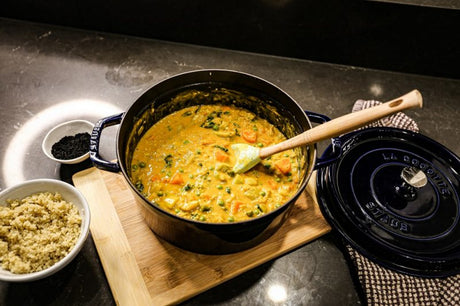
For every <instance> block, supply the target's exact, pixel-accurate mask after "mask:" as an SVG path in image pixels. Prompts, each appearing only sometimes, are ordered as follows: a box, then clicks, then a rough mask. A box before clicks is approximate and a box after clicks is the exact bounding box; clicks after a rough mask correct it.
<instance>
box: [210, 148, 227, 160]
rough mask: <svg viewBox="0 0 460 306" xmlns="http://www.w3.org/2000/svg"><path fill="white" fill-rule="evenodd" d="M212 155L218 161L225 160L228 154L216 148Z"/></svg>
mask: <svg viewBox="0 0 460 306" xmlns="http://www.w3.org/2000/svg"><path fill="white" fill-rule="evenodd" d="M214 156H215V157H216V160H217V161H220V162H226V161H228V159H229V156H228V154H226V153H224V152H222V151H221V150H217V151H216V153H215V154H214Z"/></svg>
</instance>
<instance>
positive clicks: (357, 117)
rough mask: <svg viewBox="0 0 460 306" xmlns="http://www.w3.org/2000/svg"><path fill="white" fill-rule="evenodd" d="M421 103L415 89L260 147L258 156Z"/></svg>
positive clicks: (315, 139) (266, 155)
mask: <svg viewBox="0 0 460 306" xmlns="http://www.w3.org/2000/svg"><path fill="white" fill-rule="evenodd" d="M422 105H423V99H422V95H421V94H420V92H419V91H418V90H416V89H415V90H412V91H411V92H409V93H407V94H405V95H403V96H401V97H399V98H396V99H394V100H391V101H388V102H385V103H382V104H380V105H377V106H374V107H370V108H367V109H363V110H360V111H357V112H354V113H349V114H347V115H344V116H341V117H338V118H335V119H333V120H331V121H328V122H326V123H323V124H321V125H318V126H316V127H314V128H312V129H309V130H307V131H305V132H303V133H302V134H299V135H297V136H295V137H293V138H290V139H287V140H285V141H283V142H280V143H278V144H276V145H273V146H269V147H265V148H262V149H260V152H259V156H260V158H262V159H263V158H266V157H268V156H270V155H273V154H275V153H279V152H282V151H285V150H289V149H292V148H295V147H298V146H303V145H307V144H311V143H315V142H318V141H321V140H324V139H327V138H331V137H336V136H339V135H341V134H344V133H347V132H350V131H353V130H355V129H357V128H360V127H363V126H365V125H367V124H369V123H371V122H373V121H376V120H379V119H381V118H383V117H386V116H389V115H391V114H394V113H397V112H400V111H402V110H405V109H408V108H412V107H416V106H417V107H422Z"/></svg>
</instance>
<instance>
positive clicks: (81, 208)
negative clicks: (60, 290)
mask: <svg viewBox="0 0 460 306" xmlns="http://www.w3.org/2000/svg"><path fill="white" fill-rule="evenodd" d="M90 219H91V217H90V210H89V206H88V203H87V201H86V199H85V198H84V196H83V195H82V194H81V193H80V192H79V191H78V190H77V189H76V188H75V187H73V186H72V185H70V184H68V183H65V182H62V181H59V180H54V179H35V180H30V181H25V182H23V183H20V184H18V185H15V186H13V187H10V188H7V189H5V190H3V191H1V192H0V280H2V281H10V282H27V281H33V280H38V279H41V278H44V277H47V276H49V275H52V274H54V273H55V272H57V271H59V270H61V269H62V268H63V267H65V266H66V265H67V264H68V263H69V262H71V261H72V260H73V259H74V258H75V256H76V255H77V254H78V252H79V251H80V250H81V248H82V247H83V245H84V242H85V240H86V238H87V237H88V233H89V223H90Z"/></svg>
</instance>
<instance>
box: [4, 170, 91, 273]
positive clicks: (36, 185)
mask: <svg viewBox="0 0 460 306" xmlns="http://www.w3.org/2000/svg"><path fill="white" fill-rule="evenodd" d="M47 191H48V192H58V193H60V194H61V195H62V197H63V199H64V200H65V201H67V202H72V203H73V204H74V205H75V206H76V207H77V208H78V209H79V211H80V215H81V217H82V224H81V231H80V236H79V237H78V240H77V242H76V244H75V246H74V247H73V249H72V250H71V251H70V252H69V253H68V254H67V255H66V256H65V257H64V258H62V259H61V260H60V261H58V262H57V263H55V264H54V265H53V266H51V267H49V268H47V269H45V270H42V271H38V272H33V273H27V274H14V273H11V272H10V271H6V270H4V269H2V268H1V266H0V280H2V281H9V282H28V281H33V280H38V279H41V278H44V277H47V276H49V275H52V274H54V273H56V272H57V271H59V270H61V269H62V268H63V267H65V266H66V265H67V264H68V263H69V262H71V261H72V259H74V258H75V256H76V255H77V254H78V252H80V250H81V248H82V247H83V245H84V243H85V240H86V238H87V237H88V233H89V224H90V221H91V214H90V210H89V206H88V203H87V202H86V199H85V198H84V197H83V195H82V194H81V193H80V191H78V190H77V189H76V188H75V187H73V186H72V185H70V184H68V183H65V182H62V181H59V180H54V179H36V180H30V181H25V182H23V183H20V184H18V185H15V186H13V187H10V188H7V189H5V190H3V191H2V192H0V205H2V206H5V205H6V200H8V199H23V198H25V197H27V196H29V195H32V194H34V193H38V192H47Z"/></svg>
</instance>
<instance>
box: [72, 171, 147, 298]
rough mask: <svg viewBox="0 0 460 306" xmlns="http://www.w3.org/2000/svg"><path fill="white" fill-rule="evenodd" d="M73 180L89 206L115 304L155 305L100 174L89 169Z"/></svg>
mask: <svg viewBox="0 0 460 306" xmlns="http://www.w3.org/2000/svg"><path fill="white" fill-rule="evenodd" d="M72 179H73V182H74V184H75V186H76V187H77V188H78V189H79V190H80V191H81V192H82V193H83V195H84V196H85V198H86V200H87V202H88V204H89V206H90V211H91V224H90V230H91V235H92V237H93V240H94V242H95V245H96V249H97V252H98V254H99V258H100V259H101V263H102V266H103V268H104V272H105V274H106V277H107V280H108V282H109V285H110V288H111V290H112V294H113V296H114V299H115V301H116V303H117V304H118V305H152V298H151V296H150V293H149V291H148V288H147V285H146V284H145V281H144V278H143V276H142V274H141V272H140V269H139V266H138V264H137V261H136V258H135V256H134V253H133V252H132V250H131V247H130V245H129V242H128V239H127V237H126V234H125V232H124V230H123V227H122V225H121V221H120V219H119V218H118V215H117V212H116V210H115V207H114V205H113V202H112V199H111V197H110V194H109V192H108V190H107V187H106V185H105V182H104V180H103V177H102V175H101V174H100V171H99V170H98V169H96V168H90V169H87V170H84V171H81V172H79V173H76V174H75V175H74V176H73V177H72ZM94 190H97V192H94Z"/></svg>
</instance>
